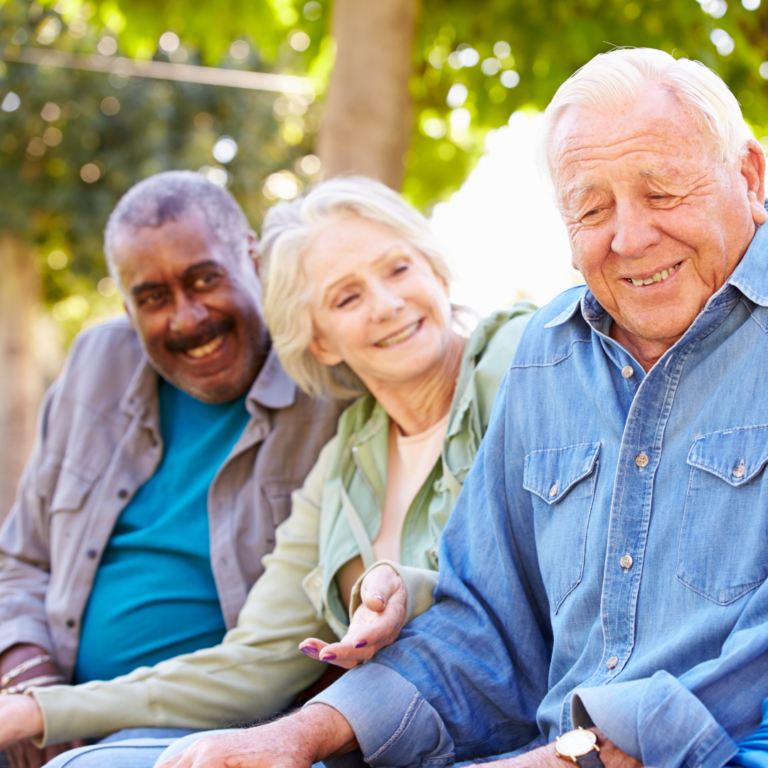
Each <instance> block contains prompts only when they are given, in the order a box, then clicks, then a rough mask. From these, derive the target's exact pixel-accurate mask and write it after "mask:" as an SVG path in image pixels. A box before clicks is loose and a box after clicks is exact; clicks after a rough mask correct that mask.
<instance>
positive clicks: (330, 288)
mask: <svg viewBox="0 0 768 768" xmlns="http://www.w3.org/2000/svg"><path fill="white" fill-rule="evenodd" d="M396 250H403V246H402V245H393V246H392V247H391V248H387V250H386V251H384V253H382V254H381V255H380V256H378V257H377V258H376V259H374V260H373V261H372V262H371V266H372V267H376V266H378V265H379V264H381V263H382V262H383V261H386V260H387V258H388V257H389V256H390V254H391V253H392V251H396ZM349 279H350V275H345V276H344V277H340V278H339V279H338V280H336V281H335V282H333V283H331V284H330V285H329V286H328V287H327V288H326V289H325V290H324V291H323V301H326V300H327V299H328V296H329V295H330V294H331V293H333V291H334V290H336V286H337V285H339V284H340V283H344V282H346V281H347V280H349ZM352 279H354V277H353V278H352Z"/></svg>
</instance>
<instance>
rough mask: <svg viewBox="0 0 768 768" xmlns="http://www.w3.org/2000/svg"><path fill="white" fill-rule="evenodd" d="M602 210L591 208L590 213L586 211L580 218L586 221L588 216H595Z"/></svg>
mask: <svg viewBox="0 0 768 768" xmlns="http://www.w3.org/2000/svg"><path fill="white" fill-rule="evenodd" d="M602 210H603V209H602V208H593V209H592V210H591V211H587V212H586V213H585V214H584V216H582V218H584V219H588V218H589V217H590V216H597V214H598V213H600V211H602Z"/></svg>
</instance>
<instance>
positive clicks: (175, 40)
mask: <svg viewBox="0 0 768 768" xmlns="http://www.w3.org/2000/svg"><path fill="white" fill-rule="evenodd" d="M180 42H181V41H180V40H179V36H178V35H177V34H176V33H175V32H163V34H162V35H160V39H159V40H158V43H157V44H158V45H159V46H160V50H161V51H162V52H163V53H165V54H169V53H173V52H174V51H176V50H177V49H178V47H179V43H180Z"/></svg>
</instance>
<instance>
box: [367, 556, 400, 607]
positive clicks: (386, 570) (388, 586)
mask: <svg viewBox="0 0 768 768" xmlns="http://www.w3.org/2000/svg"><path fill="white" fill-rule="evenodd" d="M402 584H403V582H402V580H401V579H400V576H399V575H398V573H397V572H396V571H395V570H394V569H393V568H392V567H391V566H389V565H381V566H379V567H378V568H374V569H373V570H372V571H370V573H368V574H367V575H366V577H365V578H364V579H363V583H362V585H361V588H360V596H361V597H362V601H363V605H364V606H365V607H366V608H368V609H369V610H371V611H373V612H374V613H381V612H382V611H383V610H384V609H385V608H386V607H387V604H388V603H389V601H390V599H391V597H392V595H394V594H395V592H397V590H398V589H399V588H400V587H401V586H402Z"/></svg>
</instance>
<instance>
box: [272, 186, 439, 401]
mask: <svg viewBox="0 0 768 768" xmlns="http://www.w3.org/2000/svg"><path fill="white" fill-rule="evenodd" d="M349 216H362V217H363V218H365V219H370V220H371V221H376V222H379V223H381V224H385V225H386V226H387V227H389V228H390V229H392V230H393V231H394V232H396V233H397V234H398V235H399V236H400V237H402V238H403V240H405V241H406V242H407V243H409V244H410V245H411V246H413V247H414V248H415V249H416V250H417V251H419V252H420V253H422V254H423V255H424V256H425V257H426V259H427V260H428V261H429V263H430V265H431V266H432V269H433V270H434V272H435V274H437V275H438V276H440V277H442V278H443V279H444V280H445V281H446V282H447V283H448V284H449V285H450V283H451V277H452V275H451V269H450V266H449V264H448V261H447V260H446V258H445V256H444V254H443V253H442V251H441V250H440V247H439V245H438V244H437V241H436V239H435V236H434V234H433V233H432V229H431V228H430V226H429V222H428V221H427V220H426V218H424V216H422V214H421V213H419V212H418V211H417V210H415V209H414V208H413V207H411V206H410V205H408V203H406V202H405V200H403V198H402V197H400V195H398V194H397V193H396V192H393V191H392V190H391V189H389V187H386V186H385V185H384V184H381V183H380V182H378V181H372V180H371V179H366V178H362V177H355V176H347V177H342V178H336V179H331V180H329V181H325V182H322V183H321V184H318V185H317V186H316V187H315V188H314V189H312V190H311V191H310V192H309V193H308V194H307V195H305V196H304V197H302V198H299V199H297V200H294V201H293V202H290V203H278V204H277V205H275V206H273V207H272V208H270V209H269V210H268V211H267V215H266V217H265V218H264V226H263V228H262V233H261V279H262V285H263V287H264V317H265V319H266V321H267V326H268V327H269V332H270V335H271V337H272V344H273V345H274V347H275V351H276V352H277V354H278V357H279V358H280V362H281V363H282V365H283V368H284V369H285V370H286V372H287V373H288V375H289V376H290V377H291V378H292V379H293V380H294V381H296V382H297V383H298V384H299V386H301V388H302V389H303V390H304V391H305V392H308V393H309V394H310V395H312V396H314V397H333V398H339V399H345V398H348V397H352V396H355V395H359V394H362V393H364V392H365V391H366V389H365V386H364V385H363V383H362V382H361V381H360V379H359V378H358V377H357V376H356V375H355V373H354V372H353V371H352V369H351V368H349V366H347V364H346V363H340V364H339V365H335V366H333V367H329V366H327V365H323V364H322V363H320V362H319V361H318V360H317V359H316V358H315V357H314V355H313V354H312V353H311V352H310V351H309V349H308V346H309V343H310V342H311V341H312V336H313V333H314V331H313V327H312V316H311V309H310V302H311V301H312V288H313V286H310V285H308V283H307V279H306V275H305V272H304V270H303V269H302V265H301V259H302V257H303V255H304V254H305V253H306V252H307V250H308V249H309V248H310V247H311V245H312V242H313V240H314V238H315V237H316V236H317V234H318V233H319V232H320V230H321V229H323V228H324V227H325V226H327V225H328V224H332V222H333V221H338V220H339V219H342V218H345V217H349Z"/></svg>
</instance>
